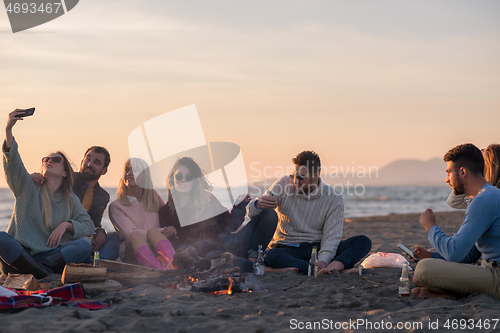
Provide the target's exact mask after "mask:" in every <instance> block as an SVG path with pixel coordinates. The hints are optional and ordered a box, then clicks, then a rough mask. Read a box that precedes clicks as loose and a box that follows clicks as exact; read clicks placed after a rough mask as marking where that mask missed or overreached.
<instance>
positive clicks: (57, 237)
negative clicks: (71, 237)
mask: <svg viewBox="0 0 500 333" xmlns="http://www.w3.org/2000/svg"><path fill="white" fill-rule="evenodd" d="M70 224H72V223H71V222H63V223H61V224H59V225H58V226H57V228H55V229H54V230H53V231H52V233H51V234H50V236H49V238H48V239H47V244H46V245H48V246H49V247H56V246H58V245H59V243H61V238H62V236H63V235H64V233H65V232H66V230H68V229H69V228H70Z"/></svg>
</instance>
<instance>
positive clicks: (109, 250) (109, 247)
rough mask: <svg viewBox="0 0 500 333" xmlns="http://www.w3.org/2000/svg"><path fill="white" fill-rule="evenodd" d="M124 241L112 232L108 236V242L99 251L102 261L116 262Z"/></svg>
mask: <svg viewBox="0 0 500 333" xmlns="http://www.w3.org/2000/svg"><path fill="white" fill-rule="evenodd" d="M121 243H122V240H121V239H120V237H118V233H116V232H110V233H108V234H107V235H106V242H105V243H104V244H103V245H102V246H101V248H100V249H99V257H100V258H101V259H107V260H116V258H118V256H119V253H118V251H119V250H120V244H121Z"/></svg>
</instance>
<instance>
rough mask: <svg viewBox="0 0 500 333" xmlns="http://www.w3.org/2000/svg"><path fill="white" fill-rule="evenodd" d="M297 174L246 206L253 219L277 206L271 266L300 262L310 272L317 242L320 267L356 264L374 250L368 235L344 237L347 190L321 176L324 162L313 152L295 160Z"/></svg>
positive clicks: (267, 260) (269, 254)
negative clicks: (337, 187) (326, 182)
mask: <svg viewBox="0 0 500 333" xmlns="http://www.w3.org/2000/svg"><path fill="white" fill-rule="evenodd" d="M292 161H293V163H294V173H293V174H292V175H290V176H284V177H282V178H280V179H278V180H277V181H276V182H275V183H274V184H273V185H271V187H270V188H269V189H268V190H267V191H266V193H265V194H264V195H262V196H259V197H257V198H255V199H254V200H253V201H252V202H250V204H249V205H248V206H247V209H248V216H249V217H250V218H253V217H255V216H256V215H258V214H260V213H261V212H262V211H263V210H264V209H275V211H276V213H277V215H278V226H277V228H276V231H275V233H274V236H273V238H272V240H271V242H270V243H269V246H268V250H267V252H266V256H265V263H266V265H267V266H270V267H274V268H285V267H296V268H298V269H299V271H300V272H301V273H304V274H307V272H308V266H309V259H310V258H311V252H312V248H313V246H316V247H317V248H318V271H321V270H322V272H323V273H326V272H330V271H332V270H337V271H339V272H341V271H343V270H347V269H349V268H352V267H353V266H354V264H355V263H357V262H358V261H359V260H361V259H362V258H363V257H364V256H365V255H366V254H367V253H368V252H369V251H370V249H371V241H370V239H369V238H368V237H366V236H362V235H360V236H354V237H351V238H349V239H346V240H344V241H341V238H342V231H343V225H344V201H343V199H342V195H341V194H340V193H339V192H338V191H336V190H335V189H334V188H333V187H331V186H329V185H326V184H325V183H323V181H322V180H321V178H320V176H319V175H320V171H321V161H320V158H319V156H318V155H317V154H316V153H315V152H313V151H303V152H301V153H300V154H298V155H297V157H295V158H294V159H292Z"/></svg>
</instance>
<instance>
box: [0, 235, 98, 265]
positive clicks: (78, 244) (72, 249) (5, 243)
mask: <svg viewBox="0 0 500 333" xmlns="http://www.w3.org/2000/svg"><path fill="white" fill-rule="evenodd" d="M22 251H23V247H22V246H21V244H19V243H18V242H17V241H16V240H15V239H14V238H13V237H12V236H11V235H9V234H8V233H6V232H0V257H1V258H2V260H3V261H5V262H6V263H7V264H12V263H13V262H14V261H16V259H17V258H18V257H19V255H21V252H22ZM59 251H61V254H62V256H63V258H64V261H65V262H66V263H75V264H80V263H91V262H92V257H91V253H92V244H91V243H90V239H89V238H88V237H81V238H79V239H75V240H72V241H70V242H68V243H66V244H64V245H60V246H58V247H56V248H54V249H52V250H49V251H46V252H40V253H37V254H35V255H32V257H33V259H35V260H36V261H38V262H40V261H42V260H43V259H45V258H47V257H48V256H50V255H51V254H54V253H56V252H59Z"/></svg>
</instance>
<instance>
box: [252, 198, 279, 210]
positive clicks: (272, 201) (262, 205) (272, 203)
mask: <svg viewBox="0 0 500 333" xmlns="http://www.w3.org/2000/svg"><path fill="white" fill-rule="evenodd" d="M255 205H256V206H257V208H258V209H274V208H276V207H278V202H277V201H276V198H275V197H273V196H268V195H265V196H263V197H262V198H260V199H259V200H257V203H256V204H255Z"/></svg>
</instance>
